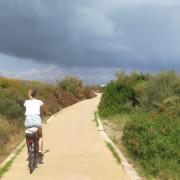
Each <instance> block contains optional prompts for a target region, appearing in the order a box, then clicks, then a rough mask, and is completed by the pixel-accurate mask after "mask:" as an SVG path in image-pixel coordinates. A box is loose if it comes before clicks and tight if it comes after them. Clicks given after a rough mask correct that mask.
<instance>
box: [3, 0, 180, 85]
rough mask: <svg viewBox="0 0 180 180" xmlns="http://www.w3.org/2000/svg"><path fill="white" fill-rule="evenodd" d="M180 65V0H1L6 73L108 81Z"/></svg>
mask: <svg viewBox="0 0 180 180" xmlns="http://www.w3.org/2000/svg"><path fill="white" fill-rule="evenodd" d="M172 69H173V70H176V71H177V72H180V1H179V0H111V1H109V0H86V1H84V0H53V1H52V0H31V1H24V0H13V1H12V0H0V76H6V77H12V78H18V79H28V80H31V79H32V80H42V81H48V82H53V81H55V80H57V79H62V78H64V77H65V76H76V77H79V78H80V79H82V80H83V81H85V82H86V83H88V84H103V83H106V82H107V81H109V80H110V79H113V78H114V74H115V72H116V71H118V70H125V71H127V72H131V71H133V70H136V71H141V72H158V71H166V70H172Z"/></svg>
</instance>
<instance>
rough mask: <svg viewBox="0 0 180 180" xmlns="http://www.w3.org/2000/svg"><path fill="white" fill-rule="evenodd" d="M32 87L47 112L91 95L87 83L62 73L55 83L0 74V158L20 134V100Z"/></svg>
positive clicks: (21, 106)
mask: <svg viewBox="0 0 180 180" xmlns="http://www.w3.org/2000/svg"><path fill="white" fill-rule="evenodd" d="M32 88H34V89H36V90H37V97H38V98H39V99H42V101H43V102H44V103H45V106H46V108H47V110H48V112H47V114H48V115H50V114H53V113H55V112H57V111H59V110H61V109H62V108H64V107H66V106H69V105H72V104H74V103H76V102H78V101H80V100H82V99H87V98H92V97H94V96H95V94H94V92H93V91H92V90H91V89H90V88H89V87H86V86H85V85H84V84H83V82H82V81H81V80H79V79H77V78H74V77H66V78H65V79H63V80H61V81H57V82H56V84H55V85H50V84H46V83H42V82H38V81H23V80H16V79H8V78H2V77H0V162H1V161H2V159H3V156H5V155H7V153H8V152H10V151H11V149H13V148H14V147H15V146H16V144H17V143H18V141H20V140H21V139H22V137H23V133H24V132H23V130H24V106H23V104H24V101H25V99H27V98H28V97H27V92H28V90H29V89H32Z"/></svg>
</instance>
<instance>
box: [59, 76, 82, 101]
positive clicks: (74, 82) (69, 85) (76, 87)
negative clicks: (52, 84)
mask: <svg viewBox="0 0 180 180" xmlns="http://www.w3.org/2000/svg"><path fill="white" fill-rule="evenodd" d="M56 86H57V88H58V89H61V90H63V91H66V92H68V93H69V94H70V95H73V96H76V97H78V98H82V97H83V84H82V81H80V80H79V79H77V78H75V77H66V78H65V79H63V80H61V81H57V84H56Z"/></svg>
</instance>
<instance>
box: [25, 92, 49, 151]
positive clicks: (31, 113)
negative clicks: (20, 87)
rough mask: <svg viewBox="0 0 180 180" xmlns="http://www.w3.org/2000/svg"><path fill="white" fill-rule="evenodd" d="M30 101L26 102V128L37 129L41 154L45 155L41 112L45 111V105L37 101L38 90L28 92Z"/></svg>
mask: <svg viewBox="0 0 180 180" xmlns="http://www.w3.org/2000/svg"><path fill="white" fill-rule="evenodd" d="M28 97H29V99H28V100H26V101H25V102H24V107H25V109H26V110H25V122H24V125H25V127H26V128H32V127H37V128H38V131H37V135H38V138H39V153H41V154H43V133H42V120H41V116H40V115H41V111H42V110H44V109H45V108H44V103H43V102H42V101H41V100H39V99H36V90H35V89H31V90H29V91H28Z"/></svg>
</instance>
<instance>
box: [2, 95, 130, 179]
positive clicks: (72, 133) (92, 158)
mask: <svg viewBox="0 0 180 180" xmlns="http://www.w3.org/2000/svg"><path fill="white" fill-rule="evenodd" d="M99 100H100V95H98V97H96V98H94V99H90V100H85V101H81V102H79V103H77V104H75V105H72V106H70V107H67V108H65V109H63V110H62V111H60V112H59V113H58V114H57V116H56V117H55V118H54V119H53V120H51V121H50V122H48V124H47V125H45V126H44V139H45V142H44V143H45V144H44V147H45V149H48V150H49V152H47V153H46V154H45V156H44V160H43V161H44V164H41V165H38V168H37V169H35V171H34V173H33V174H29V171H28V168H27V162H26V158H27V152H26V148H24V149H23V151H22V152H21V153H20V155H18V157H17V158H16V159H15V161H14V163H13V165H12V166H11V168H10V170H9V171H8V172H7V173H6V174H5V175H4V176H3V177H2V180H20V179H24V180H40V179H43V180H46V179H47V180H126V179H128V178H127V176H126V175H125V173H124V171H123V169H122V167H121V166H120V165H119V164H118V163H117V162H116V160H115V159H114V157H113V155H112V153H111V152H110V151H109V149H108V148H107V147H106V145H105V142H104V140H103V138H102V137H101V135H100V133H99V132H98V131H97V128H96V125H95V123H94V122H93V121H92V120H93V119H94V111H95V110H96V109H97V105H98V103H99Z"/></svg>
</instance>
